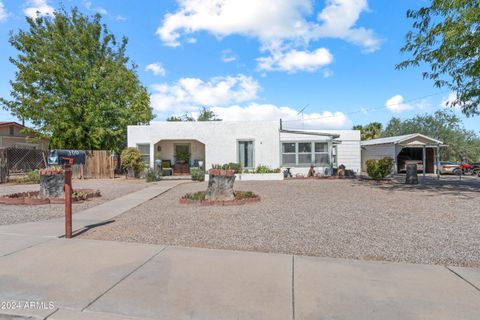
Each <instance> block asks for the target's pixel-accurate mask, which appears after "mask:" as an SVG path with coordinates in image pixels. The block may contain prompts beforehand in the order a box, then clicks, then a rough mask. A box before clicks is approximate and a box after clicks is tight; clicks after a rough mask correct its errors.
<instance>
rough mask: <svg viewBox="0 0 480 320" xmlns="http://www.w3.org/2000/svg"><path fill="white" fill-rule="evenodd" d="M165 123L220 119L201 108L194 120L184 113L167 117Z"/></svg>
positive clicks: (210, 111)
mask: <svg viewBox="0 0 480 320" xmlns="http://www.w3.org/2000/svg"><path fill="white" fill-rule="evenodd" d="M166 121H222V119H219V118H218V117H217V115H216V114H215V112H213V111H212V110H210V108H207V107H202V109H201V110H200V113H199V114H198V117H197V119H196V120H195V118H194V117H192V116H191V115H190V114H188V113H184V114H183V115H181V116H171V117H168V118H167V119H166Z"/></svg>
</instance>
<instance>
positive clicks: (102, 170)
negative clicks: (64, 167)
mask: <svg viewBox="0 0 480 320" xmlns="http://www.w3.org/2000/svg"><path fill="white" fill-rule="evenodd" d="M116 167H117V158H116V157H115V155H114V154H113V153H112V152H111V151H106V150H93V151H87V158H86V160H85V165H78V164H76V165H74V166H73V177H74V178H77V179H113V178H115V168H116Z"/></svg>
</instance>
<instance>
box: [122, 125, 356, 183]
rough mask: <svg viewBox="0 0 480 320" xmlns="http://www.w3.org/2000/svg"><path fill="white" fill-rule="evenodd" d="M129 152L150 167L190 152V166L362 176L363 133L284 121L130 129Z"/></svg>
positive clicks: (173, 161) (137, 127)
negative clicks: (290, 125) (339, 171)
mask: <svg viewBox="0 0 480 320" xmlns="http://www.w3.org/2000/svg"><path fill="white" fill-rule="evenodd" d="M128 146H129V147H136V148H138V149H139V150H140V151H141V153H142V156H143V157H144V160H145V162H147V163H148V164H149V166H150V167H153V166H154V165H155V160H157V161H158V160H170V161H171V163H176V161H177V159H176V157H175V155H176V153H177V152H179V151H180V152H181V151H188V152H189V153H190V154H191V156H190V159H189V165H191V166H194V165H195V164H197V163H198V161H202V162H203V163H204V167H205V168H206V169H209V168H210V167H211V166H212V165H213V164H224V163H229V162H235V163H240V164H241V165H242V166H243V167H244V168H246V169H255V168H256V167H257V166H259V165H266V166H268V167H270V168H272V169H274V168H291V169H290V170H291V172H292V173H293V174H295V173H303V174H306V173H307V172H308V169H309V167H310V165H311V164H314V165H315V167H316V168H317V172H324V171H325V169H326V168H332V167H337V166H338V165H340V164H343V165H345V166H346V168H347V169H351V170H353V171H355V172H360V170H361V151H360V132H359V131H358V130H294V129H288V130H287V129H284V128H282V125H281V122H279V121H206V122H200V121H198V122H155V121H152V122H151V123H150V124H149V125H139V126H129V127H128Z"/></svg>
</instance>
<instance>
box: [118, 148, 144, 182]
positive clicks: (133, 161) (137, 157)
mask: <svg viewBox="0 0 480 320" xmlns="http://www.w3.org/2000/svg"><path fill="white" fill-rule="evenodd" d="M120 161H121V162H122V166H123V167H124V168H127V169H128V170H129V171H132V170H133V171H134V172H135V174H138V173H139V172H142V171H143V170H144V169H145V163H144V162H143V160H142V156H141V154H140V151H138V149H137V148H126V149H124V150H123V151H122V153H121V155H120ZM129 175H130V176H132V173H131V172H129Z"/></svg>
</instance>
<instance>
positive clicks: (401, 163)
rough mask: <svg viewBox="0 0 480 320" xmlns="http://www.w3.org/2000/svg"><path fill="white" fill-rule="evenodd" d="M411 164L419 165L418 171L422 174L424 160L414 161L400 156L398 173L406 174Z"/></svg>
mask: <svg viewBox="0 0 480 320" xmlns="http://www.w3.org/2000/svg"><path fill="white" fill-rule="evenodd" d="M409 164H416V165H417V171H418V172H422V171H423V161H422V160H412V159H411V158H410V157H409V156H402V155H399V156H398V172H406V171H407V165H409Z"/></svg>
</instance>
